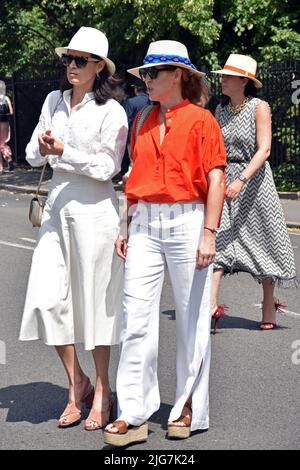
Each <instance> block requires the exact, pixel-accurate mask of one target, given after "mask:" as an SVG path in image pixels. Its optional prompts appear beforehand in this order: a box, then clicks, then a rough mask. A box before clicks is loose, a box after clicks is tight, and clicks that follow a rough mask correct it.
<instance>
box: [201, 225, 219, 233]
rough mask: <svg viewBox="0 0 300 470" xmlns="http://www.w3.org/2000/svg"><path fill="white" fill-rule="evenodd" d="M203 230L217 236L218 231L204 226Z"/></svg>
mask: <svg viewBox="0 0 300 470" xmlns="http://www.w3.org/2000/svg"><path fill="white" fill-rule="evenodd" d="M204 228H205V230H209V231H210V232H211V233H213V234H215V235H217V233H218V230H217V229H216V228H211V227H206V226H204Z"/></svg>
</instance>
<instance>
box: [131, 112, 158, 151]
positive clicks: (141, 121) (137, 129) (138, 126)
mask: <svg viewBox="0 0 300 470" xmlns="http://www.w3.org/2000/svg"><path fill="white" fill-rule="evenodd" d="M153 108H154V106H153V104H149V105H147V106H144V108H142V110H141V112H140V114H139V116H138V120H137V123H136V127H135V134H134V143H135V142H136V139H137V136H138V135H139V132H140V129H141V127H142V125H143V124H144V122H145V121H146V119H147V118H148V116H149V114H150V113H151V111H152V109H153Z"/></svg>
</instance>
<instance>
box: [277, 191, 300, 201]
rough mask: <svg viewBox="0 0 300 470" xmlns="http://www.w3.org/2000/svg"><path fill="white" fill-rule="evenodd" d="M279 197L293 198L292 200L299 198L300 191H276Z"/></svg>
mask: <svg viewBox="0 0 300 470" xmlns="http://www.w3.org/2000/svg"><path fill="white" fill-rule="evenodd" d="M278 196H279V199H293V200H299V199H300V191H297V192H295V193H289V192H278Z"/></svg>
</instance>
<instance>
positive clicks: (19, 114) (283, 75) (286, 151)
mask: <svg viewBox="0 0 300 470" xmlns="http://www.w3.org/2000/svg"><path fill="white" fill-rule="evenodd" d="M59 75H60V73H59V72H58V71H53V72H52V75H50V74H49V73H48V74H47V77H41V78H33V79H31V80H28V79H24V78H22V76H21V75H20V74H14V75H13V77H11V78H9V79H5V78H2V79H4V80H5V82H6V85H7V92H8V94H9V95H10V96H11V98H12V101H13V105H14V110H15V114H14V119H13V125H12V142H11V143H12V148H13V153H14V159H15V161H16V162H17V163H19V164H24V163H25V147H26V144H27V142H28V141H29V140H30V137H31V134H32V131H33V129H34V127H35V125H36V123H37V121H38V117H39V113H40V110H41V107H42V104H43V101H44V99H45V97H46V95H47V94H48V93H49V92H50V91H52V90H54V89H57V88H58V87H59V81H60V78H59ZM208 78H209V81H210V83H211V88H212V93H213V98H212V104H213V106H212V107H214V105H216V103H217V102H218V97H219V96H220V82H219V77H218V76H216V75H215V74H211V75H209V76H208ZM0 79H1V77H0ZM259 79H260V80H261V81H262V82H263V85H264V86H263V89H262V90H263V91H262V93H261V95H260V97H261V98H263V99H265V100H266V101H268V103H269V104H270V106H271V109H272V131H273V134H272V151H271V156H270V159H269V161H270V164H271V166H272V169H273V173H274V178H275V181H276V184H277V186H278V187H279V188H280V189H281V190H300V60H290V61H285V62H274V63H271V64H267V65H264V66H263V67H260V69H259ZM293 87H294V88H293ZM297 89H298V90H299V93H298V94H297ZM292 97H293V99H292Z"/></svg>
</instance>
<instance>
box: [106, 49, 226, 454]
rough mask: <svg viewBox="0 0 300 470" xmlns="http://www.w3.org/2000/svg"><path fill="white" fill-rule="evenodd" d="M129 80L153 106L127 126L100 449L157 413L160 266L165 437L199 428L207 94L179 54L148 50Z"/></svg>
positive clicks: (125, 439) (206, 314)
mask: <svg viewBox="0 0 300 470" xmlns="http://www.w3.org/2000/svg"><path fill="white" fill-rule="evenodd" d="M129 72H130V73H132V74H133V75H135V76H140V78H141V79H142V80H144V81H145V83H146V86H147V89H148V93H149V97H150V99H151V100H153V101H156V102H158V103H159V104H158V105H157V106H155V107H153V109H152V110H151V112H150V114H149V115H148V117H147V118H146V119H145V121H144V122H143V123H142V124H141V122H139V120H140V119H141V116H143V111H142V112H141V113H140V115H138V116H137V118H136V122H135V123H134V126H133V131H132V140H131V148H132V158H133V168H132V171H131V173H130V176H129V179H128V181H127V184H126V196H127V201H128V221H129V222H131V223H130V236H129V237H128V236H127V234H126V233H125V232H124V231H123V232H121V233H120V235H119V237H118V239H117V242H116V248H117V252H118V255H119V256H120V257H121V258H123V259H124V260H126V261H125V288H124V292H125V296H124V315H125V327H124V330H123V333H122V337H121V342H122V351H121V358H120V365H119V369H118V376H117V394H118V400H119V408H120V415H119V418H118V420H117V421H115V422H114V423H112V424H110V425H108V426H107V427H106V429H105V432H104V440H105V442H106V443H108V444H112V445H115V446H123V445H127V444H129V443H132V442H139V441H144V440H146V439H147V436H148V427H147V420H148V419H149V417H150V416H151V415H152V414H153V413H154V412H155V411H157V410H158V408H159V406H160V397H159V388H158V381H157V354H158V329H159V328H158V322H159V301H160V295H161V289H162V283H163V276H164V263H165V262H166V263H167V266H168V270H169V274H170V278H171V282H172V287H173V291H174V300H175V308H176V341H177V355H176V368H177V386H176V396H175V404H174V406H173V408H172V410H171V413H170V416H169V421H168V436H169V437H177V438H186V437H189V436H190V434H191V431H194V430H197V429H207V428H208V426H209V418H208V378H209V366H210V311H211V277H212V263H213V260H214V256H215V235H216V231H217V227H218V223H219V219H220V215H221V210H222V205H223V198H224V190H225V188H224V167H225V165H226V155H225V148H224V144H223V138H222V135H221V132H220V128H219V126H218V124H217V122H216V120H215V119H214V117H213V116H212V115H211V113H210V112H209V111H207V110H205V109H203V107H202V106H201V105H203V104H204V101H205V98H206V96H207V94H208V93H207V89H206V85H205V82H204V80H203V78H202V76H203V75H204V74H203V73H201V72H199V71H198V70H196V68H195V67H194V66H193V64H192V63H191V62H190V60H189V57H188V52H187V50H186V47H185V46H184V45H183V44H181V43H179V42H176V41H156V42H154V43H151V44H150V47H149V49H148V53H147V56H146V57H145V59H144V65H143V66H142V67H137V68H134V69H131V70H129ZM138 122H139V124H138V126H137V123H138ZM136 128H137V129H138V136H137V139H136V141H135V134H136Z"/></svg>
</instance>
